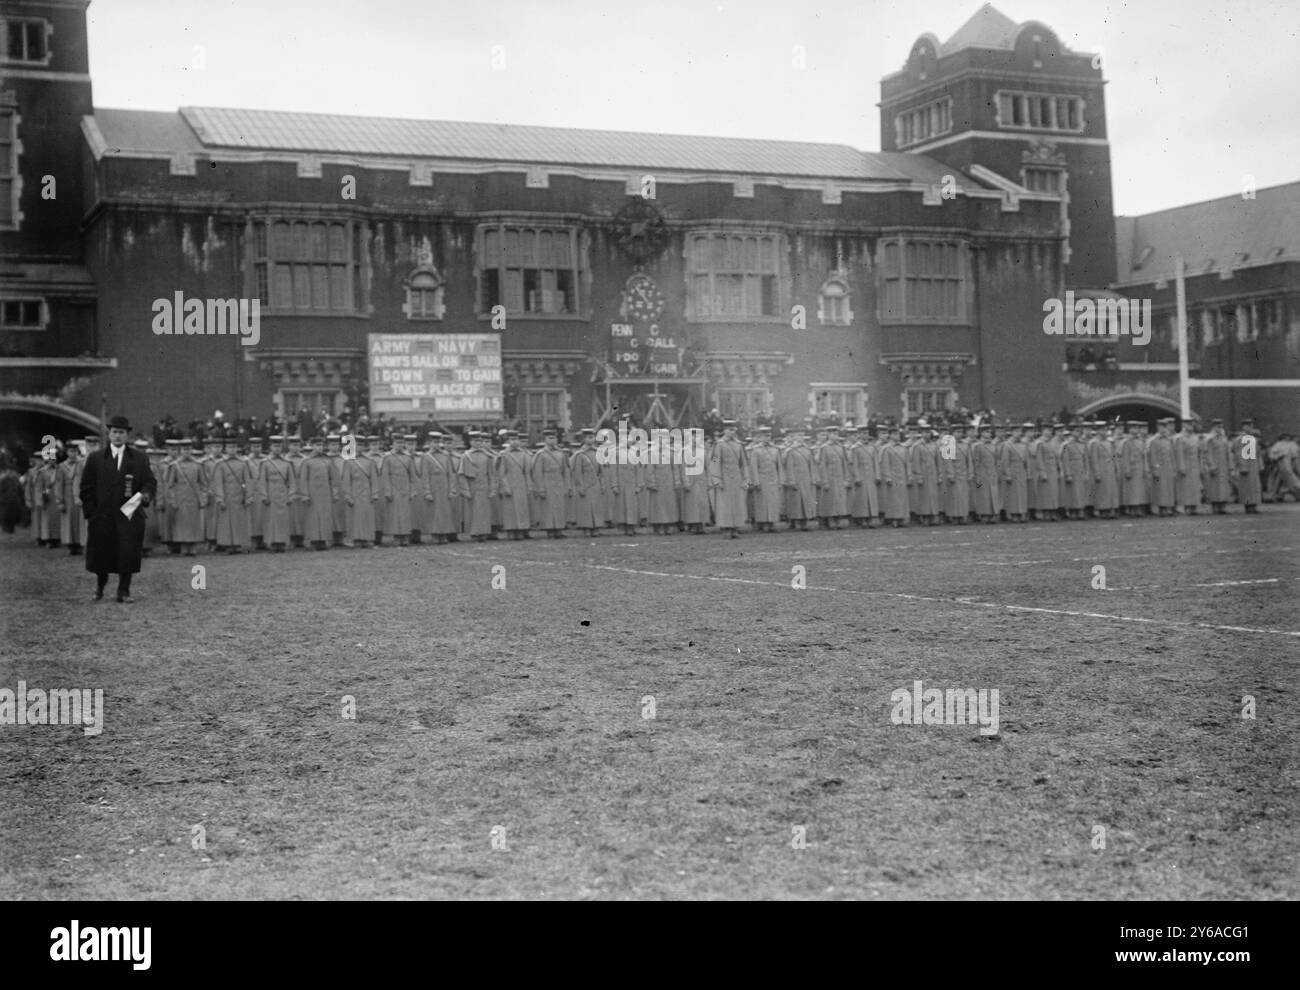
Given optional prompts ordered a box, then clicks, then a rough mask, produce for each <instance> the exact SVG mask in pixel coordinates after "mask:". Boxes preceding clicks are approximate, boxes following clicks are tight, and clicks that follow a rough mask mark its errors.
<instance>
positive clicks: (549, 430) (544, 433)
mask: <svg viewBox="0 0 1300 990" xmlns="http://www.w3.org/2000/svg"><path fill="white" fill-rule="evenodd" d="M555 435H556V433H555V430H553V429H552V428H551V427H549V426H548V427H547V428H546V429H544V430H542V436H544V437H553V436H555Z"/></svg>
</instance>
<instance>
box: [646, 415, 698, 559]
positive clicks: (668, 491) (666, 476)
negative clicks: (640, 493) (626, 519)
mask: <svg viewBox="0 0 1300 990" xmlns="http://www.w3.org/2000/svg"><path fill="white" fill-rule="evenodd" d="M698 467H699V468H701V469H703V467H704V464H703V461H702V460H701V461H700V462H698ZM685 469H686V465H685V464H674V463H673V449H672V442H671V441H670V440H669V439H668V437H667V436H660V438H659V463H658V464H651V465H649V466H647V467H646V469H645V489H646V496H647V499H648V501H647V505H646V511H647V512H648V513H649V514H648V516H647V517H646V518H647V519H648V520H649V521H650V525H651V526H652V527H653V528H654V531H655V532H656V533H661V534H663V535H665V536H667V535H668V530H669V528H670V527H671V528H674V529H675V528H676V526H677V519H678V514H679V509H678V498H679V495H680V492H681V487H682V473H683V472H684V471H685Z"/></svg>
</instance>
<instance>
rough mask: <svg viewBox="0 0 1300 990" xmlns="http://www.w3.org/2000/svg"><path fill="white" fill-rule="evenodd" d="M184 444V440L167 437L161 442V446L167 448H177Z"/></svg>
mask: <svg viewBox="0 0 1300 990" xmlns="http://www.w3.org/2000/svg"><path fill="white" fill-rule="evenodd" d="M184 442H185V441H184V440H177V439H176V438H175V437H168V438H167V439H166V440H164V441H163V445H164V446H167V447H179V446H180V445H181V444H183V443H184Z"/></svg>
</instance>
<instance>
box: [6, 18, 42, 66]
mask: <svg viewBox="0 0 1300 990" xmlns="http://www.w3.org/2000/svg"><path fill="white" fill-rule="evenodd" d="M46 32H47V25H46V22H45V21H44V20H43V19H42V18H39V17H6V18H4V20H2V21H0V36H2V37H0V41H3V48H0V51H3V52H4V57H5V60H6V61H9V62H44V61H45V59H46V57H47V56H48V55H49V45H48V44H47V43H46V38H47V33H46Z"/></svg>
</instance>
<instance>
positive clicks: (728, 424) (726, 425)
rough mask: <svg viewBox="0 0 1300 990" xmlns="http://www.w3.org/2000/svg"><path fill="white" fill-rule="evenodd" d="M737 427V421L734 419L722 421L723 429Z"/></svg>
mask: <svg viewBox="0 0 1300 990" xmlns="http://www.w3.org/2000/svg"><path fill="white" fill-rule="evenodd" d="M735 425H736V421H735V420H734V419H724V420H723V421H722V428H723V429H728V428H730V427H733V426H735Z"/></svg>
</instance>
